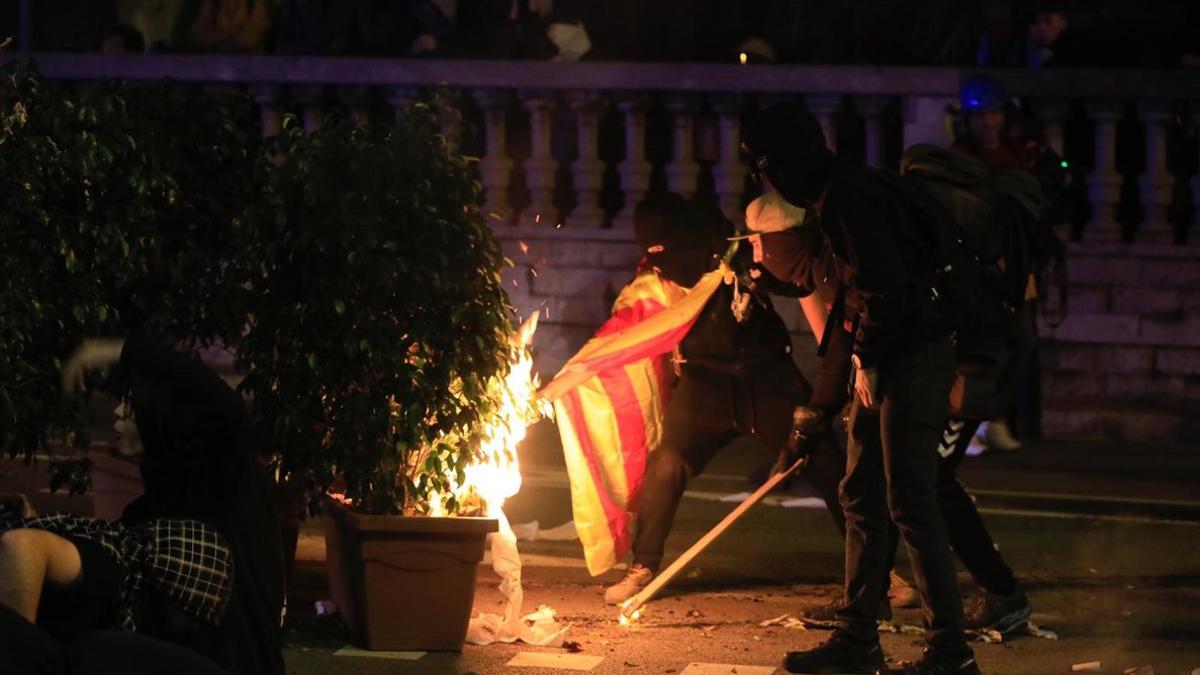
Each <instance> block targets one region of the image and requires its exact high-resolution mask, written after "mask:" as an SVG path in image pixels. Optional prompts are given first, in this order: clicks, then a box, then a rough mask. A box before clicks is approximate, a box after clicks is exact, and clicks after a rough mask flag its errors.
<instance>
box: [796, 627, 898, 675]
mask: <svg viewBox="0 0 1200 675" xmlns="http://www.w3.org/2000/svg"><path fill="white" fill-rule="evenodd" d="M883 666H884V660H883V649H882V648H880V646H879V643H878V642H875V643H873V644H872V643H862V642H856V641H854V640H851V639H850V638H847V637H841V636H838V635H834V636H833V637H831V638H829V639H828V640H826V641H825V642H824V643H823V644H820V645H818V646H816V647H814V648H812V649H809V650H807V651H803V652H788V653H787V655H786V656H784V657H783V669H784V670H786V671H788V672H789V673H874V672H875V671H877V670H879V669H880V668H882V667H883Z"/></svg>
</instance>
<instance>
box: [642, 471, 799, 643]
mask: <svg viewBox="0 0 1200 675" xmlns="http://www.w3.org/2000/svg"><path fill="white" fill-rule="evenodd" d="M807 461H808V457H801V458H800V459H797V460H796V462H795V463H794V464H792V465H791V466H790V467H788V468H787V470H785V471H780V472H779V473H777V474H775V475H774V476H771V477H770V478H769V479H767V482H765V483H763V484H762V485H761V486H760V487H759V488H758V489H757V490H755V491H754V493H753V494H751V495H750V496H749V497H746V499H745V500H743V501H742V503H741V504H738V505H737V508H735V509H734V510H732V511H730V512H729V515H727V516H725V517H724V518H723V519H721V522H719V523H717V524H716V526H714V527H713V528H712V529H711V530H709V531H708V532H707V533H706V534H705V535H704V536H703V537H700V540H699V541H697V542H696V543H695V544H692V547H691V548H689V549H688V550H686V551H684V552H683V554H681V555H680V556H679V557H678V558H676V559H675V561H674V562H672V563H671V564H670V565H669V566H668V567H667V569H665V570H663V571H662V573H661V574H659V575H657V576H655V577H654V579H653V580H651V582H650V583H649V584H647V585H646V587H645V588H643V589H642V590H641V592H640V593H638V594H637V595H635V596H633V597H632V598H630V599H628V600H626V601H625V602H623V603H621V615H622V616H624V617H626V619H633V618H634V616H633V615H634V613H635V612H637V611H638V610H639V609H641V607H642V605H645V604H646V603H647V602H649V601H650V598H652V597H654V595H655V594H656V593H658V591H659V590H661V589H662V587H663V586H666V585H667V583H668V582H670V581H671V579H672V578H673V577H674V576H675V575H676V574H679V571H680V570H682V569H683V568H684V567H687V564H688V563H690V562H691V561H692V559H693V558H695V557H696V556H698V555H700V553H701V552H702V551H703V550H704V549H706V548H708V545H709V544H711V543H713V541H715V540H716V538H717V537H719V536H721V534H722V533H723V532H724V531H725V530H727V529H729V526H730V525H732V524H733V523H734V522H735V521H737V519H738V518H741V517H742V514H744V513H745V512H747V511H749V510H750V507H752V506H754V505H755V504H757V503H758V502H760V501H762V498H763V497H766V496H767V493H768V492H770V491H771V490H774V489H775V488H776V486H778V485H779V484H780V483H782V482H783V481H784V480H785V479H787V477H788V476H790V475H792V474H794V473H796V472H797V471H799V470H801V469H802V468H804V464H805V462H807Z"/></svg>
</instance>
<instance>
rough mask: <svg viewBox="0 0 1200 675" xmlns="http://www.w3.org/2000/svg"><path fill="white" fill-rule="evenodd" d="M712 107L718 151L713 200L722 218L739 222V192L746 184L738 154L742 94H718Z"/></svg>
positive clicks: (740, 208)
mask: <svg viewBox="0 0 1200 675" xmlns="http://www.w3.org/2000/svg"><path fill="white" fill-rule="evenodd" d="M713 108H714V109H715V110H716V113H717V133H718V139H717V146H718V152H720V158H719V159H718V160H717V163H716V164H715V165H714V166H713V182H714V183H715V184H716V190H717V204H718V205H719V206H720V207H721V212H722V213H724V214H725V217H726V218H729V219H730V220H732V221H733V222H735V223H739V222H741V220H742V218H743V217H744V215H745V214H744V212H743V210H742V192H743V191H744V189H745V187H746V166H745V164H743V163H742V157H741V133H742V117H741V115H742V98H741V97H740V96H726V97H721V98H718V99H717V100H716V101H715V102H714V105H713Z"/></svg>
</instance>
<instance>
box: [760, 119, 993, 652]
mask: <svg viewBox="0 0 1200 675" xmlns="http://www.w3.org/2000/svg"><path fill="white" fill-rule="evenodd" d="M746 147H747V149H748V150H749V151H750V154H751V156H752V162H753V164H754V168H755V170H756V171H757V173H758V177H759V179H760V180H761V182H762V184H763V186H764V188H765V189H767V190H774V191H776V192H778V193H779V195H780V196H782V197H783V198H784V199H785V200H787V201H788V202H789V203H791V204H794V205H797V206H801V207H804V208H806V209H809V210H810V211H811V212H812V213H813V214H814V215H815V217H816V219H817V223H818V225H819V227H820V229H821V232H822V233H823V235H824V237H825V239H826V240H827V241H828V243H829V246H830V247H831V250H832V252H833V255H834V260H835V264H834V270H833V272H834V274H835V275H836V276H837V278H838V280H839V282H840V289H839V291H838V296H839V297H838V299H837V300H836V301H835V302H834V309H833V312H832V313H831V316H830V317H829V321H830V322H834V323H835V325H836V323H837V322H843V321H844V320H849V321H850V322H851V325H852V327H853V331H852V332H853V334H854V344H853V353H852V356H851V361H852V363H853V365H854V375H853V380H854V385H853V386H854V392H855V396H854V401H853V403H852V405H851V410H850V421H849V447H848V449H847V467H846V476H845V478H844V479H843V481H842V484H841V500H842V506H843V508H844V510H845V514H846V530H847V531H846V579H845V598H844V605H843V606H842V607H841V609H839V610H838V612H837V617H838V619H839V620H840V621H842V622H843V625H842V626H841V627H840V628H838V630H836V631H835V632H834V634H833V636H832V637H831V638H830V639H829V640H828V641H826V642H825V643H823V644H822V645H820V646H818V647H816V648H814V649H811V650H807V651H801V652H789V653H788V654H787V656H786V658H785V659H784V664H783V665H784V668H786V669H787V670H788V671H790V672H798V673H806V672H807V673H811V672H818V673H819V672H826V673H828V672H838V673H872V672H875V671H876V670H877V669H881V670H880V672H885V673H910V674H931V675H932V674H941V673H978V672H979V669H978V667H977V666H976V664H975V659H974V655H973V653H972V651H971V648H970V647H969V646H968V645H967V643H966V640H965V637H964V635H963V628H964V626H963V610H962V602H961V599H960V595H959V590H958V584H957V581H956V579H955V567H954V556H953V554H952V552H951V550H950V544H949V541H948V538H947V534H946V525H945V521H944V520H943V519H942V515H941V511H940V509H939V507H938V500H937V491H936V481H937V471H938V454H937V446H938V441H939V439H940V435H941V430H942V427H943V425H944V423H945V421H946V411H947V400H948V395H949V391H950V385H951V381H952V378H953V374H954V367H955V354H954V343H953V339H952V326H951V325H950V323H949V321H948V320H947V319H946V318H944V316H943V313H942V312H941V311H940V308H939V306H938V303H937V300H936V299H935V297H934V294H933V293H931V292H930V290H931V287H932V283H933V282H932V277H933V270H934V269H935V267H936V265H937V263H938V261H936V260H932V259H931V254H930V247H929V246H928V245H927V240H926V239H925V238H924V236H923V235H922V231H923V226H924V224H923V223H921V222H918V216H917V215H916V214H915V212H914V211H915V210H914V208H912V201H911V200H910V199H909V198H908V197H909V195H907V194H906V192H905V189H904V185H903V184H902V183H901V181H900V179H899V178H898V177H896V176H889V175H887V174H884V173H882V172H877V171H874V170H872V169H869V168H866V167H865V166H862V165H857V164H853V163H850V162H846V161H844V160H842V159H840V158H836V157H834V155H833V154H832V153H831V152H830V151H829V150H828V148H827V147H826V145H825V138H824V135H823V134H822V132H821V128H820V126H819V125H818V124H817V121H816V120H815V119H814V118H813V116H812V115H811V114H810V113H808V112H807V111H806V110H804V109H803V108H802V107H800V106H799V105H797V104H794V103H784V104H779V105H776V106H773V107H771V108H768V109H766V110H764V111H762V112H761V113H760V114H759V116H758V118H757V119H756V120H755V122H754V125H753V127H752V128H751V130H750V132H749V134H748V135H747V138H746ZM820 387H821V384H820V383H818V384H817V388H818V389H819V388H820ZM889 517H890V519H891V520H892V521H894V522H895V524H896V525H897V526H898V527H899V529H900V532H901V535H902V537H903V540H904V543H905V546H906V548H907V550H908V555H909V559H910V560H911V561H912V564H913V568H914V570H915V572H916V574H915V577H916V581H917V586H918V589H919V590H920V593H921V598H922V606H923V610H924V618H925V625H926V627H927V630H926V641H927V643H928V647H927V648H926V650H925V654H924V656H923V657H922V658H921V659H920V660H919V661H917V662H914V663H908V664H901V665H900V666H898V667H897V668H896V669H887V668H885V662H884V655H883V652H882V649H881V648H880V645H879V637H878V632H877V626H876V615H877V612H878V605H879V599H880V598H881V597H883V593H884V591H883V589H884V586H885V584H886V580H887V578H888V572H889V570H888V567H889V548H890V545H889V537H888V528H889Z"/></svg>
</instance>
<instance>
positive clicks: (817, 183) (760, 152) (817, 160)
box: [743, 102, 834, 206]
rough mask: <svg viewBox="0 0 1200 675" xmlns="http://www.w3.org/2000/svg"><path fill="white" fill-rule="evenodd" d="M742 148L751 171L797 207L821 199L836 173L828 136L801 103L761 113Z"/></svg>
mask: <svg viewBox="0 0 1200 675" xmlns="http://www.w3.org/2000/svg"><path fill="white" fill-rule="evenodd" d="M743 146H744V148H745V149H746V150H747V151H748V152H749V153H750V162H751V165H752V167H753V168H754V169H755V170H756V171H757V172H758V173H759V174H760V175H761V176H763V177H765V178H767V179H768V180H770V181H771V184H772V185H774V186H775V189H776V190H778V191H779V194H780V195H782V196H783V198H784V199H786V200H787V201H789V202H791V203H792V204H795V205H797V206H811V205H812V204H813V203H814V202H816V201H817V200H818V199H820V197H821V191H822V190H823V189H824V188H825V185H826V184H827V183H828V182H829V179H830V176H831V175H832V172H833V165H834V156H833V153H832V152H830V151H829V148H828V147H827V146H826V144H825V133H824V132H823V131H822V130H821V125H820V124H819V123H817V119H816V118H815V117H813V115H812V113H810V112H809V111H808V110H807V109H805V108H804V107H803V106H802V105H800V104H799V103H795V102H787V103H777V104H775V105H773V106H771V107H769V108H766V109H764V110H763V111H761V112H759V113H758V115H756V116H755V117H754V122H753V124H751V125H750V130H749V131H748V132H747V133H746V138H745V141H744V143H743Z"/></svg>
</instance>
